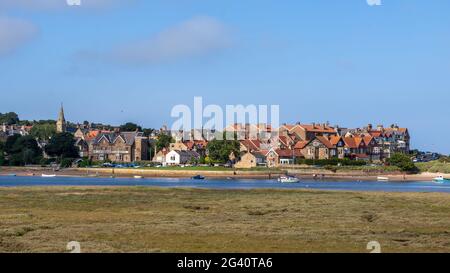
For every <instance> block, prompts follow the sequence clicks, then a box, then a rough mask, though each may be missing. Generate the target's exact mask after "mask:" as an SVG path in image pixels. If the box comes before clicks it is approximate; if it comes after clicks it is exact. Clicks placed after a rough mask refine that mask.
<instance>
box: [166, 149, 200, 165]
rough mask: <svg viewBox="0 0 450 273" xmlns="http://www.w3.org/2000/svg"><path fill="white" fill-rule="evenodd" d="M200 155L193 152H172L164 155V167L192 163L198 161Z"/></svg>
mask: <svg viewBox="0 0 450 273" xmlns="http://www.w3.org/2000/svg"><path fill="white" fill-rule="evenodd" d="M199 159H200V155H199V154H198V153H197V152H195V151H177V150H173V151H170V152H169V153H167V154H166V162H165V163H166V165H168V166H177V165H185V164H191V163H194V161H198V160H199Z"/></svg>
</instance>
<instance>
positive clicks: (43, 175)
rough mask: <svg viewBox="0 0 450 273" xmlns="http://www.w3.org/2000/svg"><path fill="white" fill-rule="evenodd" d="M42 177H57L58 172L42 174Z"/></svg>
mask: <svg viewBox="0 0 450 273" xmlns="http://www.w3.org/2000/svg"><path fill="white" fill-rule="evenodd" d="M42 177H56V174H42Z"/></svg>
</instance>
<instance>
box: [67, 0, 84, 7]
mask: <svg viewBox="0 0 450 273" xmlns="http://www.w3.org/2000/svg"><path fill="white" fill-rule="evenodd" d="M66 3H67V5H69V6H81V0H66Z"/></svg>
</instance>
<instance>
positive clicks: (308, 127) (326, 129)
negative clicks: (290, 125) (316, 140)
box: [299, 124, 336, 134]
mask: <svg viewBox="0 0 450 273" xmlns="http://www.w3.org/2000/svg"><path fill="white" fill-rule="evenodd" d="M299 126H300V127H301V128H303V129H304V130H305V131H308V132H314V133H330V134H332V133H336V130H335V129H334V128H333V127H330V126H327V125H325V126H324V125H318V124H315V125H313V124H301V125H299Z"/></svg>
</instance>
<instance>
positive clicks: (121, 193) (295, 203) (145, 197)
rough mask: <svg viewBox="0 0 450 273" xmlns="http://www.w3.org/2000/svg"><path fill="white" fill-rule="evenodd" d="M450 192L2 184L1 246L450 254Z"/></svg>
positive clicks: (14, 249)
mask: <svg viewBox="0 0 450 273" xmlns="http://www.w3.org/2000/svg"><path fill="white" fill-rule="evenodd" d="M449 204H450V195H448V194H418V193H345V192H313V191H280V190H253V191H228V190H222V191H214V190H200V189H153V188H63V187H54V188H1V189H0V251H1V252H63V251H65V246H66V244H67V242H69V241H73V240H75V241H79V242H80V243H81V248H82V251H84V252H188V251H189V252H191V251H193V252H367V251H366V249H365V248H366V245H367V242H369V241H373V240H376V241H379V242H380V243H381V245H382V250H383V251H385V252H449V251H450V236H449V235H450V233H449V230H450V218H449V217H448V216H449V215H450V205H449Z"/></svg>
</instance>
